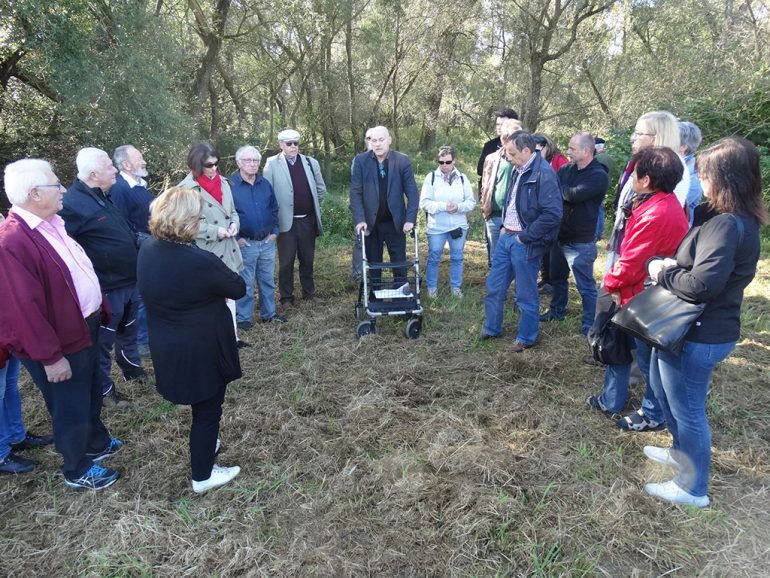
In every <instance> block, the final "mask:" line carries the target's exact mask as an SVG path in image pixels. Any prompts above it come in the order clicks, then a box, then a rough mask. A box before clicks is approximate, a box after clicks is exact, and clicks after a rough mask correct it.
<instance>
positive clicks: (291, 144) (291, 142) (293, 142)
mask: <svg viewBox="0 0 770 578" xmlns="http://www.w3.org/2000/svg"><path fill="white" fill-rule="evenodd" d="M283 144H285V145H286V146H287V147H298V146H299V141H296V140H287V141H284V143H283Z"/></svg>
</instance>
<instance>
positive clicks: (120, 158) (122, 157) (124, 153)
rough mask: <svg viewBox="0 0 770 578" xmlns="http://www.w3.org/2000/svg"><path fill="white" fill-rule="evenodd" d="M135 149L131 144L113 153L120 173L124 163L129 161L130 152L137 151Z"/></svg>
mask: <svg viewBox="0 0 770 578" xmlns="http://www.w3.org/2000/svg"><path fill="white" fill-rule="evenodd" d="M135 148H136V147H135V146H134V145H130V144H128V145H120V146H119V147H118V148H116V149H115V152H114V153H112V162H113V163H115V166H116V167H118V170H119V171H122V170H123V163H124V162H125V161H127V160H128V152H129V151H130V150H131V149H135ZM84 150H85V149H84ZM97 150H98V149H97ZM78 178H80V175H78ZM80 180H81V181H82V180H83V179H80Z"/></svg>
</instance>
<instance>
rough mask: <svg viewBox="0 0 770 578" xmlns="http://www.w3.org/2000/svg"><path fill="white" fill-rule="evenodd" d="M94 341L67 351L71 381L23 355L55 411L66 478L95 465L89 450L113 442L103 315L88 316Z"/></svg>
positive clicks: (56, 441) (53, 416) (55, 429)
mask: <svg viewBox="0 0 770 578" xmlns="http://www.w3.org/2000/svg"><path fill="white" fill-rule="evenodd" d="M86 321H87V323H88V331H89V332H90V334H91V342H92V343H93V345H91V346H89V347H86V348H85V349H81V350H80V351H78V352H77V353H72V354H70V355H65V356H64V357H66V358H67V361H68V362H69V364H70V368H71V369H72V377H71V378H70V379H68V380H67V381H62V382H59V383H51V382H49V381H48V378H47V377H46V374H45V368H44V367H43V364H42V363H40V362H39V361H32V360H29V359H22V360H21V362H22V364H23V365H24V367H26V368H27V371H28V372H29V374H30V376H31V377H32V380H33V381H34V382H35V385H37V387H38V388H39V389H40V392H41V393H42V394H43V399H44V400H45V405H46V407H47V408H48V413H50V414H51V423H52V425H53V439H54V444H55V445H56V451H58V452H59V453H60V454H61V455H62V457H63V458H64V465H63V466H62V472H63V473H64V477H65V478H69V479H77V478H79V477H80V476H82V475H83V474H84V473H86V471H88V469H89V468H90V467H91V466H92V465H93V461H92V460H91V458H89V457H88V456H87V455H86V453H91V454H96V453H99V452H101V451H103V450H105V449H106V448H107V447H108V446H109V445H110V434H109V432H108V431H107V428H106V427H105V426H104V424H103V423H102V418H101V414H102V378H101V373H100V371H99V347H98V345H97V343H98V338H99V316H98V315H96V316H91V317H90V318H89V319H87V320H86Z"/></svg>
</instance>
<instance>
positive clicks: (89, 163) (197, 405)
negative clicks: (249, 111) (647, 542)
mask: <svg viewBox="0 0 770 578" xmlns="http://www.w3.org/2000/svg"><path fill="white" fill-rule="evenodd" d="M497 132H498V136H497V137H496V138H495V139H492V140H490V141H489V142H487V143H486V144H485V146H484V150H483V151H482V158H481V159H480V160H479V164H478V173H479V177H480V180H479V196H478V207H479V209H480V210H481V212H482V214H483V216H484V219H485V222H486V226H485V233H486V239H487V246H488V254H489V267H490V269H489V273H488V276H487V280H486V295H485V297H484V309H485V314H486V315H485V320H484V323H483V325H482V329H481V332H480V338H481V339H491V338H497V337H500V336H502V334H503V320H504V315H503V314H504V307H505V303H506V301H507V294H508V290H509V288H510V285H511V283H512V282H514V281H515V289H514V300H515V304H516V307H517V309H518V312H519V316H518V325H517V329H516V335H515V338H514V339H513V340H512V341H511V343H510V345H509V349H510V351H511V352H513V353H515V354H521V353H523V352H525V351H526V350H528V349H530V348H532V347H534V346H535V345H536V344H537V341H538V335H539V324H540V323H541V322H551V321H555V320H561V319H564V318H565V316H566V315H567V304H568V277H569V273H570V272H571V273H572V275H573V277H574V279H575V284H576V288H577V291H578V293H579V294H580V297H581V301H582V315H581V325H580V326H581V332H582V333H583V334H586V333H587V332H588V330H589V329H590V328H591V326H592V324H593V323H594V318H595V314H596V310H597V303H601V302H602V300H603V299H604V300H605V301H606V300H611V301H613V302H615V303H617V304H618V305H623V304H625V303H626V302H627V301H628V300H630V299H631V298H632V297H633V296H634V295H637V294H638V293H640V292H641V291H642V290H643V289H644V285H645V282H650V281H651V282H654V283H658V284H660V285H662V286H664V287H665V288H666V289H668V290H669V291H671V292H673V293H674V294H676V295H678V296H680V297H682V298H683V299H686V300H690V301H696V302H700V303H704V304H705V309H704V311H703V314H702V315H701V317H700V319H699V320H698V321H697V322H696V323H695V325H694V326H693V327H692V329H691V330H690V332H689V333H688V335H687V340H686V342H685V345H684V347H683V349H682V351H681V352H680V353H677V354H673V353H670V352H666V351H658V350H656V349H654V348H650V347H649V346H648V345H647V344H646V343H645V342H643V341H641V340H636V341H635V349H636V363H637V364H638V366H639V368H640V370H641V372H642V374H643V376H644V378H645V381H646V384H647V388H646V392H645V395H644V400H643V403H642V407H641V408H640V409H639V410H638V411H635V412H632V413H630V414H629V415H627V416H622V415H620V414H621V412H622V410H623V408H624V406H625V404H626V401H627V392H628V383H629V376H630V370H631V366H630V365H622V366H616V365H610V366H607V367H606V368H605V382H604V389H603V391H602V392H601V393H600V394H597V395H591V396H589V397H588V398H587V400H586V402H587V404H588V406H589V407H591V408H594V409H596V410H598V411H600V412H601V413H603V414H604V415H606V416H608V417H612V418H613V419H615V420H616V422H617V424H618V426H620V427H621V428H623V429H625V430H628V431H650V430H658V429H661V428H663V427H668V429H669V431H670V432H671V434H672V437H673V445H672V447H671V448H670V449H669V448H657V447H652V446H647V447H645V449H644V451H645V454H646V455H647V456H648V457H649V458H650V459H652V460H654V461H656V462H660V463H663V464H666V465H668V466H672V467H674V468H675V469H677V471H678V473H677V475H676V476H675V477H674V478H673V479H672V480H671V481H670V482H667V483H665V484H648V485H647V486H646V487H645V490H646V491H647V492H648V493H650V494H652V495H654V496H657V497H660V498H662V499H664V500H667V501H670V502H674V503H680V504H690V505H696V506H705V505H707V504H708V503H709V499H708V494H707V487H708V472H709V463H710V432H709V427H708V422H707V420H706V411H705V407H706V405H705V404H706V394H707V391H708V384H709V381H710V379H711V373H712V371H713V368H714V367H715V365H716V364H717V363H719V362H720V361H721V360H722V359H724V358H725V357H726V356H727V355H728V354H729V353H730V351H731V350H732V349H733V348H734V347H735V344H736V342H737V339H738V336H739V327H740V306H741V301H742V297H743V290H744V289H745V287H746V286H747V285H748V284H749V283H750V281H751V280H752V278H753V276H754V274H755V271H756V264H757V261H758V258H759V228H760V226H761V225H765V224H767V222H768V216H767V211H766V209H765V207H764V205H763V201H762V191H761V177H760V172H759V156H758V153H757V151H756V148H755V147H754V146H753V145H752V144H751V143H750V142H748V141H746V140H744V139H741V138H737V137H729V138H726V139H722V140H720V141H718V142H716V143H714V144H713V145H711V146H710V147H709V148H708V149H706V150H705V151H703V152H702V153H701V154H700V155H699V157H698V168H697V172H696V171H695V168H694V160H693V159H694V157H693V155H694V153H695V151H696V149H697V148H698V146H699V145H700V131H699V130H698V128H697V126H695V125H694V124H692V123H687V122H678V121H677V119H676V118H675V117H674V116H673V115H671V114H670V113H668V112H665V111H655V112H651V113H647V114H645V115H643V116H642V117H640V118H639V120H638V122H637V124H636V127H635V130H634V133H633V134H632V136H631V142H632V152H633V156H632V158H631V160H630V161H629V163H628V165H627V166H626V168H625V170H624V171H623V172H622V174H621V177H620V182H619V183H618V186H617V191H616V211H615V219H614V223H613V227H612V234H611V235H610V238H609V244H608V253H607V265H606V270H605V273H604V275H603V279H602V283H601V286H602V298H600V297H599V291H598V290H597V284H596V281H595V277H594V262H595V260H596V258H597V246H596V245H597V241H598V240H599V239H600V238H601V236H602V230H603V215H604V210H603V203H604V198H605V195H606V193H607V190H608V186H609V171H610V168H611V166H610V163H609V162H607V161H604V162H600V161H601V155H602V149H601V146H597V144H598V145H601V144H602V143H601V142H599V141H598V140H597V139H595V138H594V137H593V135H591V134H590V133H588V132H578V133H576V134H575V135H574V136H573V137H572V138H571V139H570V141H569V145H568V148H567V150H566V152H567V157H569V158H568V159H567V158H565V157H563V155H561V153H560V152H559V151H558V149H557V147H556V146H555V145H554V143H553V142H552V141H551V140H550V139H549V138H548V137H547V136H546V135H541V134H531V133H529V132H528V131H527V130H526V129H525V128H524V127H522V125H521V123H520V122H519V121H518V119H517V115H516V113H515V112H514V111H512V110H510V109H505V110H503V111H501V112H500V113H499V114H498V116H497ZM299 143H300V134H299V133H298V132H297V131H296V130H293V129H286V130H283V131H281V132H280V133H279V134H278V144H279V147H280V149H281V152H280V153H279V154H278V155H276V156H273V157H270V158H269V159H267V162H266V165H265V168H264V171H263V176H260V175H259V166H260V163H261V160H262V159H261V155H260V152H259V151H258V149H257V148H256V147H253V146H244V147H241V148H240V149H238V151H236V153H235V160H236V163H237V165H238V171H237V172H236V173H235V174H233V175H231V176H230V177H228V178H225V177H223V176H222V175H220V173H219V171H218V166H219V161H220V156H219V153H218V152H217V150H216V149H215V148H214V147H213V145H212V144H211V143H209V142H206V141H203V142H199V143H196V144H194V145H193V146H192V147H191V149H190V151H189V154H188V158H187V164H188V167H189V169H190V173H189V174H188V175H187V176H186V177H185V178H184V179H183V180H182V182H180V183H179V185H178V186H176V187H172V188H170V189H168V190H167V191H165V192H164V193H162V194H161V195H159V196H158V197H157V198H155V197H154V196H153V195H152V194H150V193H149V191H147V188H146V182H145V181H144V177H145V176H146V175H147V172H146V165H145V162H144V159H143V157H142V154H141V152H140V151H138V150H137V149H136V148H135V147H132V146H130V145H124V146H121V147H118V148H117V149H116V150H115V154H114V162H115V164H113V162H112V160H110V158H109V156H108V155H107V153H106V152H104V151H102V150H100V149H95V148H85V149H82V150H81V151H80V152H79V153H78V155H77V158H76V164H77V168H78V175H77V178H76V179H75V182H74V183H73V185H72V186H71V187H70V188H69V190H67V192H66V195H65V194H64V193H65V189H64V187H62V185H61V183H60V182H59V181H58V179H57V177H56V175H55V174H54V172H53V170H52V168H51V166H50V165H49V164H48V163H47V162H45V161H42V160H37V159H24V160H20V161H17V162H15V163H11V164H10V165H8V166H7V167H6V170H5V190H6V194H7V195H8V198H9V200H10V201H11V203H12V208H11V211H10V213H9V216H8V218H7V219H6V221H5V222H4V223H3V224H2V225H0V266H2V269H3V271H4V276H3V277H2V281H0V299H2V300H3V303H4V304H5V306H4V308H3V309H2V311H1V312H0V316H2V325H1V326H0V327H2V330H0V353H2V354H3V356H4V358H8V359H7V361H6V359H3V360H2V361H3V362H4V363H3V367H4V369H3V371H4V374H3V375H2V377H4V379H3V380H2V382H3V387H4V391H5V394H4V396H3V397H2V400H3V408H2V410H3V411H2V412H0V416H2V417H3V428H2V430H0V472H6V473H23V472H25V471H31V470H32V469H34V467H35V465H36V464H35V463H34V462H33V461H32V460H29V459H28V458H25V457H22V456H21V455H19V454H18V453H17V452H20V451H22V450H23V449H25V448H30V447H37V446H40V445H45V444H47V443H51V442H53V443H55V444H56V448H57V450H58V451H59V452H60V453H61V454H62V456H63V460H64V466H63V473H64V478H65V483H66V484H67V485H68V486H70V487H72V488H90V489H94V490H97V489H102V488H104V487H107V486H109V485H111V484H112V483H114V482H115V481H116V480H117V479H118V476H119V474H118V472H117V471H116V470H114V469H110V468H108V467H105V466H103V465H102V463H103V462H104V461H105V460H107V459H108V458H109V457H110V456H112V455H113V454H114V453H115V452H117V451H119V450H120V449H121V447H122V446H123V442H122V441H120V440H118V439H116V438H114V437H112V436H111V435H110V434H109V432H108V430H107V428H106V427H105V426H104V424H103V422H102V421H101V409H102V405H103V404H105V405H108V406H110V405H111V406H112V407H120V405H121V404H122V403H127V400H125V399H124V398H123V397H122V396H121V395H120V394H119V393H118V392H117V390H116V388H115V384H114V383H113V381H112V379H111V377H110V374H111V367H112V366H111V364H112V357H113V356H114V357H115V360H116V363H117V364H118V366H119V368H120V370H121V371H122V373H123V376H124V378H125V379H127V380H128V379H143V378H144V377H145V376H146V373H145V371H144V369H143V368H142V365H141V355H140V354H141V352H142V351H141V350H142V349H143V348H149V353H150V355H151V356H152V359H153V364H154V369H155V378H156V386H157V389H158V391H159V393H160V394H161V395H162V396H163V397H164V398H166V399H168V400H169V401H171V402H173V403H176V404H185V405H190V406H191V407H192V427H191V432H190V461H191V471H192V472H191V476H192V487H193V490H194V491H196V492H205V491H207V490H210V489H212V488H215V487H218V486H221V485H223V484H226V483H227V482H229V481H230V480H232V479H233V478H234V477H235V476H236V475H237V474H238V473H239V468H238V466H232V467H220V466H218V465H217V464H216V463H215V456H216V455H217V453H218V451H219V449H220V439H219V422H220V418H221V413H222V403H223V399H224V396H225V391H226V386H227V384H228V383H229V382H231V381H232V380H234V379H237V378H238V377H240V375H241V367H240V361H239V357H238V348H240V347H247V346H248V344H247V343H246V342H245V341H243V340H242V339H240V338H239V337H238V330H242V331H245V330H248V329H250V328H251V326H252V320H253V312H254V308H255V299H254V293H253V291H254V289H253V286H254V284H255V282H256V284H257V287H258V291H259V315H260V318H261V320H262V321H264V322H271V321H272V322H285V321H286V318H285V317H284V316H283V315H280V314H278V312H277V310H276V304H275V282H274V277H275V258H276V253H277V255H278V261H279V266H278V294H279V304H280V307H281V313H284V314H285V313H286V312H288V311H290V310H291V309H292V307H295V306H296V305H297V304H296V302H295V297H294V264H295V261H296V260H298V261H299V279H300V285H301V289H302V298H303V299H305V300H310V301H312V300H313V299H314V298H315V297H316V288H315V283H314V280H313V260H314V250H315V238H316V237H317V236H318V235H320V234H321V233H322V230H323V229H322V225H321V210H320V203H321V201H322V200H323V197H324V194H325V192H326V185H325V183H324V180H323V177H322V175H321V171H320V168H319V165H318V163H317V161H316V160H315V159H313V158H311V157H307V156H305V155H302V154H300V153H299ZM366 144H367V150H366V151H365V152H363V153H361V154H359V155H357V156H356V157H355V158H354V159H353V162H352V165H351V184H350V196H349V202H350V210H351V212H352V215H353V222H354V228H355V233H356V237H357V239H363V244H364V249H365V252H366V255H367V258H368V259H369V260H371V261H374V262H381V261H382V260H383V254H384V250H385V248H387V251H388V255H389V258H390V260H391V262H395V263H401V262H405V261H406V237H405V236H406V234H407V233H409V232H410V231H412V230H413V229H414V225H415V223H416V221H417V215H418V211H419V210H424V211H425V212H426V216H427V237H428V258H427V267H426V276H425V277H426V286H427V294H428V296H429V297H430V298H433V297H436V296H437V294H438V291H439V287H438V278H439V274H438V267H439V262H440V259H441V255H442V253H443V251H444V248H445V247H446V245H447V244H448V245H449V257H450V258H449V261H450V271H449V286H450V287H449V288H450V290H451V294H452V295H453V296H455V297H456V298H462V295H463V293H462V276H463V253H464V245H465V240H466V237H467V233H468V219H467V215H468V213H469V212H471V211H473V210H474V209H475V207H476V206H477V199H476V198H475V197H474V195H473V191H472V187H471V183H470V181H469V179H468V177H467V175H465V174H463V173H462V172H460V171H459V170H458V169H457V166H456V160H457V158H456V152H455V149H454V148H453V147H451V146H443V147H441V148H440V149H439V150H438V154H437V167H436V169H435V170H433V171H431V172H430V173H428V174H427V175H426V176H425V177H424V179H423V183H422V188H421V190H418V187H417V183H416V180H415V176H414V172H413V169H412V165H411V162H410V159H409V157H408V156H407V155H405V154H403V153H400V152H397V151H394V150H392V149H391V144H392V139H391V137H390V134H389V132H388V130H387V128H385V127H383V126H377V127H373V128H371V129H369V130H368V131H367V132H366ZM116 166H117V168H116ZM118 172H119V173H120V174H118ZM702 194H705V197H706V202H705V203H701V204H699V203H700V201H701V195H702ZM276 247H277V250H276ZM355 253H356V252H355V250H354V265H353V271H354V274H355V273H356V271H358V273H359V274H360V263H357V260H356V258H355ZM546 257H547V265H546V266H545V270H544V266H543V262H544V261H545V260H546ZM357 267H358V269H357ZM394 275H395V274H394ZM539 275H540V276H541V277H543V276H547V280H548V283H549V284H550V285H551V287H552V294H551V299H550V303H549V305H548V307H547V309H546V310H545V311H544V312H542V313H541V308H540V297H539V290H538V276H539ZM212 358H213V360H214V362H213V363H212ZM19 361H20V362H21V364H23V365H24V366H25V367H26V368H27V370H28V371H29V373H30V375H31V376H32V379H33V380H34V382H35V383H36V384H37V386H38V387H39V388H40V390H41V392H42V394H43V397H44V399H45V402H46V406H47V408H48V410H49V412H50V414H51V420H52V424H53V430H54V431H53V436H52V437H51V436H37V435H34V434H30V433H29V432H27V431H26V430H25V429H24V426H23V423H22V422H21V403H20V400H19V396H18V388H17V385H16V383H17V378H18V365H19ZM65 382H66V387H64V386H62V384H65Z"/></svg>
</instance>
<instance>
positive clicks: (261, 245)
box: [230, 145, 286, 330]
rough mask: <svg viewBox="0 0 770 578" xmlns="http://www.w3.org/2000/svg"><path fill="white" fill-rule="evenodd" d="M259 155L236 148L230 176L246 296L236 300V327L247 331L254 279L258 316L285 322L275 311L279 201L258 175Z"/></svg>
mask: <svg viewBox="0 0 770 578" xmlns="http://www.w3.org/2000/svg"><path fill="white" fill-rule="evenodd" d="M261 161H262V155H261V154H260V152H259V151H258V150H257V148H256V147H253V146H251V145H247V146H242V147H241V148H239V149H238V150H237V151H235V162H236V164H237V165H238V172H235V173H233V174H232V175H231V176H230V190H231V191H232V193H233V203H234V204H235V210H236V211H237V212H238V218H239V219H240V229H239V230H238V246H239V247H240V248H241V257H243V270H242V271H241V273H240V275H241V277H242V278H243V280H244V281H245V282H246V295H244V296H243V297H241V298H240V299H238V301H236V303H235V309H236V321H237V323H238V328H239V329H243V330H249V329H251V327H252V321H251V320H252V317H253V315H254V279H255V277H256V280H257V286H258V287H259V316H260V318H261V319H262V322H263V323H267V322H278V323H285V322H286V318H285V317H282V316H281V315H278V314H277V313H276V312H275V240H276V238H277V237H278V202H277V201H276V200H275V194H274V193H273V187H272V186H270V183H269V182H267V180H266V179H263V178H262V177H260V176H259V175H258V174H257V173H258V172H259V163H260V162H261Z"/></svg>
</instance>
